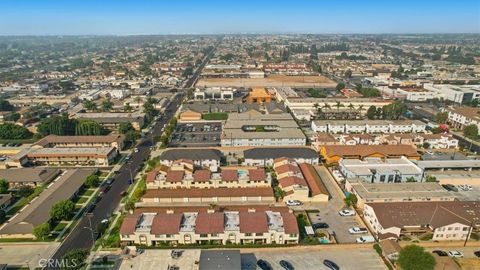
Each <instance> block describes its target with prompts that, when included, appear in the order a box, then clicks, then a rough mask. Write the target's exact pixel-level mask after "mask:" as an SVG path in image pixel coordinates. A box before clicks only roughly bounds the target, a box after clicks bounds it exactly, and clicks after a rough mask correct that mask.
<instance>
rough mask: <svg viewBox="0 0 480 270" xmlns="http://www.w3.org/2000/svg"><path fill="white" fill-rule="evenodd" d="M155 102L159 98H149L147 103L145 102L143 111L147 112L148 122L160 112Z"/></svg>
mask: <svg viewBox="0 0 480 270" xmlns="http://www.w3.org/2000/svg"><path fill="white" fill-rule="evenodd" d="M155 103H157V100H156V99H154V98H148V99H147V100H146V101H145V103H143V112H144V113H145V114H146V117H147V121H148V122H150V121H151V120H152V119H153V118H154V117H155V116H156V115H157V114H158V111H157V110H156V109H155V106H154V104H155Z"/></svg>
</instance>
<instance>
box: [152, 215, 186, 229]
mask: <svg viewBox="0 0 480 270" xmlns="http://www.w3.org/2000/svg"><path fill="white" fill-rule="evenodd" d="M182 217H183V215H182V214H161V213H160V214H157V215H156V216H155V217H154V218H153V223H152V229H151V230H150V233H151V234H177V233H178V232H179V231H180V224H181V222H182Z"/></svg>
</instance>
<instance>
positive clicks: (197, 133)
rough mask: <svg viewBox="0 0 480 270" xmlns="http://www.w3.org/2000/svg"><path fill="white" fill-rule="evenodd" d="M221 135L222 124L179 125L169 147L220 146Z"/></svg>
mask: <svg viewBox="0 0 480 270" xmlns="http://www.w3.org/2000/svg"><path fill="white" fill-rule="evenodd" d="M221 133H222V123H221V122H202V123H191V124H186V123H179V124H177V128H176V129H175V132H173V134H172V137H171V140H170V143H169V146H170V147H192V146H193V147H195V146H219V145H220V135H221Z"/></svg>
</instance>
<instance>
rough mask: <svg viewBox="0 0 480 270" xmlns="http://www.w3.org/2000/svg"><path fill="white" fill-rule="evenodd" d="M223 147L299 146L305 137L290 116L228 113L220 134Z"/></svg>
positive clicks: (304, 141) (282, 114)
mask: <svg viewBox="0 0 480 270" xmlns="http://www.w3.org/2000/svg"><path fill="white" fill-rule="evenodd" d="M221 144H222V146H223V147H229V146H234V147H240V146H300V145H305V144H306V138H305V135H304V134H303V132H302V130H301V129H300V128H299V127H298V125H297V123H296V122H295V120H293V118H292V116H291V115H290V114H287V113H280V114H268V115H263V114H257V115H253V114H235V113H233V114H230V115H229V117H228V120H227V121H226V122H225V124H224V126H223V130H222V135H221Z"/></svg>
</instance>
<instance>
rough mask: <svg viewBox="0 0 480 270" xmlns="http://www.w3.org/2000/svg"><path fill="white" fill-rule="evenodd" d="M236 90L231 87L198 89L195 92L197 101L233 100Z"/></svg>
mask: <svg viewBox="0 0 480 270" xmlns="http://www.w3.org/2000/svg"><path fill="white" fill-rule="evenodd" d="M234 92H235V89H233V88H231V87H207V88H204V89H200V88H196V89H195V91H194V92H193V98H194V99H195V100H233V93H234Z"/></svg>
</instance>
